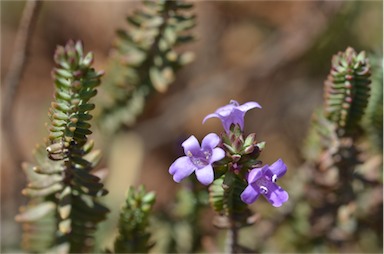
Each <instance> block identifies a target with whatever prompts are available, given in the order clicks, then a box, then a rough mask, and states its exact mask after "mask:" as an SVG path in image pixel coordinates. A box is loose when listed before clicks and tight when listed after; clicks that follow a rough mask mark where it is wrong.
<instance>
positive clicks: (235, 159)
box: [231, 154, 241, 162]
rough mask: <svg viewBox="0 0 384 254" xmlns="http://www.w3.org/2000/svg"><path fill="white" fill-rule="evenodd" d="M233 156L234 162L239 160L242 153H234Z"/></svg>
mask: <svg viewBox="0 0 384 254" xmlns="http://www.w3.org/2000/svg"><path fill="white" fill-rule="evenodd" d="M231 157H232V160H233V162H238V161H239V160H240V159H241V155H240V154H233V155H232V156H231Z"/></svg>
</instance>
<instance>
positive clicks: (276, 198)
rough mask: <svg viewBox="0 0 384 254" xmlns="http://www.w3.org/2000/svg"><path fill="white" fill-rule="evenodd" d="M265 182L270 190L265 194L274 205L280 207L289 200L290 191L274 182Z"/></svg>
mask: <svg viewBox="0 0 384 254" xmlns="http://www.w3.org/2000/svg"><path fill="white" fill-rule="evenodd" d="M265 184H266V186H265V187H266V188H267V189H268V192H267V193H265V194H264V193H263V195H264V197H266V199H267V200H268V202H269V203H271V204H272V205H273V206H274V207H280V206H281V205H282V204H283V203H284V202H286V201H288V198H289V195H288V192H286V191H285V190H284V189H283V188H281V187H280V186H278V185H277V184H275V183H273V182H268V183H265Z"/></svg>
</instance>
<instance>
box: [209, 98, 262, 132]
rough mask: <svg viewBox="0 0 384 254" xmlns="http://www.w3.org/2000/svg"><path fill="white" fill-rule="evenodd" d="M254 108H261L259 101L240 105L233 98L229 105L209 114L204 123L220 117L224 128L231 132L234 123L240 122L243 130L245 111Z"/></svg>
mask: <svg viewBox="0 0 384 254" xmlns="http://www.w3.org/2000/svg"><path fill="white" fill-rule="evenodd" d="M253 108H261V106H260V105H259V103H257V102H254V101H250V102H247V103H244V104H243V105H239V103H238V102H237V101H235V100H231V101H230V102H229V104H228V105H226V106H223V107H221V108H218V109H217V110H216V112H215V113H212V114H209V115H207V116H206V117H205V118H204V120H203V123H205V121H206V120H207V119H209V118H212V117H218V118H220V120H221V122H222V123H223V126H224V129H225V131H226V132H227V133H229V129H230V127H231V125H232V124H239V125H240V128H241V130H243V129H244V115H245V113H246V112H247V111H248V110H250V109H253Z"/></svg>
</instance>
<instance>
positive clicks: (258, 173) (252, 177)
mask: <svg viewBox="0 0 384 254" xmlns="http://www.w3.org/2000/svg"><path fill="white" fill-rule="evenodd" d="M267 167H268V165H264V166H263V167H262V168H254V169H252V170H251V172H249V174H248V177H247V181H248V184H251V183H254V182H256V180H257V179H259V178H260V177H262V176H263V174H264V173H263V172H264V171H265V170H264V169H265V168H267Z"/></svg>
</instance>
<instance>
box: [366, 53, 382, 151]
mask: <svg viewBox="0 0 384 254" xmlns="http://www.w3.org/2000/svg"><path fill="white" fill-rule="evenodd" d="M369 59H370V62H371V66H372V85H371V98H370V99H369V103H368V106H367V112H366V114H365V117H364V119H363V124H364V128H365V130H366V131H367V133H368V135H369V136H370V139H371V140H370V141H371V143H372V144H373V145H374V147H375V150H377V151H383V57H382V55H381V56H380V55H378V54H370V55H369Z"/></svg>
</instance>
